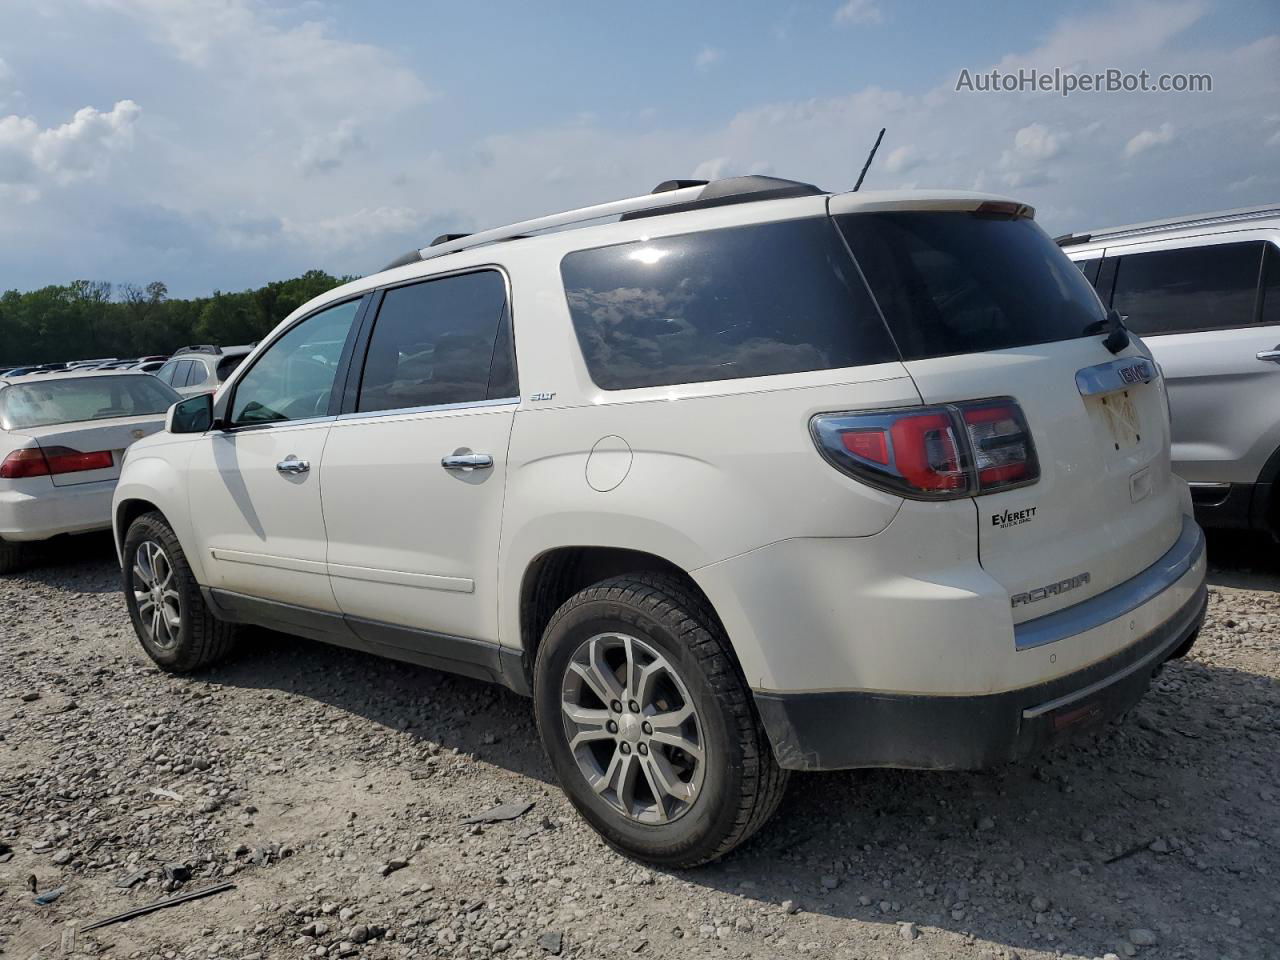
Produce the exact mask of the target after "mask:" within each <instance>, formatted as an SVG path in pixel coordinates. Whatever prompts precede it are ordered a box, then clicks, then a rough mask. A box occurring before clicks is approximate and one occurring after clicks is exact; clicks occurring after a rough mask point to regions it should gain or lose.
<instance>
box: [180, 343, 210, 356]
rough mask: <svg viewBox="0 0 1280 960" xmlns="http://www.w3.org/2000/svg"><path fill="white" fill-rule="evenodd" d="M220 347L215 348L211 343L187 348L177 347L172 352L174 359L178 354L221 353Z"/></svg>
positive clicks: (196, 344)
mask: <svg viewBox="0 0 1280 960" xmlns="http://www.w3.org/2000/svg"><path fill="white" fill-rule="evenodd" d="M221 352H222V348H221V347H215V346H214V345H213V344H212V343H193V344H191V346H189V347H179V348H178V349H177V350H175V351H174V353H173V355H174V356H175V357H176V356H178V354H180V353H221Z"/></svg>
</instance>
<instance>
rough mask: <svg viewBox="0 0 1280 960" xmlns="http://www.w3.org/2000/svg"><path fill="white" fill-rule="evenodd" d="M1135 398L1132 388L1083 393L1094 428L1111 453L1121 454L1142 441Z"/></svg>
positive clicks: (1140, 423)
mask: <svg viewBox="0 0 1280 960" xmlns="http://www.w3.org/2000/svg"><path fill="white" fill-rule="evenodd" d="M1138 389H1142V388H1138ZM1135 399H1136V398H1135V397H1134V396H1133V391H1132V390H1117V391H1116V392H1115V393H1106V394H1095V395H1094V396H1091V397H1085V400H1084V403H1085V407H1087V408H1088V410H1089V418H1090V419H1091V420H1092V421H1093V423H1094V429H1095V432H1096V433H1097V434H1098V435H1099V436H1100V437H1101V439H1102V442H1103V443H1104V444H1105V445H1107V446H1108V447H1109V448H1110V452H1111V453H1112V454H1117V453H1120V454H1124V453H1127V452H1129V451H1132V450H1135V449H1137V448H1138V447H1139V446H1141V445H1142V427H1143V424H1142V415H1141V414H1140V413H1139V410H1138V405H1137V403H1135Z"/></svg>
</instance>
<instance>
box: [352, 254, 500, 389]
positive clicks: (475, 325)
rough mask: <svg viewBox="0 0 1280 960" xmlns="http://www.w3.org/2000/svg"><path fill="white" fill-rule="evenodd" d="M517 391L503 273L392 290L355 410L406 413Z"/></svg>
mask: <svg viewBox="0 0 1280 960" xmlns="http://www.w3.org/2000/svg"><path fill="white" fill-rule="evenodd" d="M516 393H517V389H516V385H515V363H514V353H513V351H512V346H511V330H510V313H509V311H508V309H507V287H506V283H505V282H504V281H503V278H502V275H501V274H500V273H498V272H497V271H496V270H482V271H479V272H477V273H464V274H459V275H457V276H452V277H442V278H440V279H438V280H428V281H425V282H423V283H414V284H410V285H408V286H404V287H393V288H392V289H390V290H388V291H387V292H386V294H385V295H384V296H383V299H382V306H381V308H380V309H379V310H378V318H377V320H376V321H375V323H374V326H373V335H372V336H371V337H370V339H369V350H368V353H367V354H366V357H365V364H364V373H363V376H362V378H361V381H360V396H359V399H358V400H357V402H356V409H357V410H358V411H361V412H368V411H372V410H399V409H406V408H410V407H432V406H439V405H441V404H446V403H475V402H478V401H481V400H490V399H504V398H507V397H513V396H515V395H516Z"/></svg>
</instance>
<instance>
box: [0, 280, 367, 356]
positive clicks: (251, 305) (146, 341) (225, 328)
mask: <svg viewBox="0 0 1280 960" xmlns="http://www.w3.org/2000/svg"><path fill="white" fill-rule="evenodd" d="M349 279H351V278H349V277H334V276H331V275H330V274H328V273H325V272H324V271H322V270H310V271H308V272H306V273H304V274H303V275H302V276H300V277H295V278H293V279H292V280H278V281H276V282H274V283H268V284H267V285H266V286H265V287H259V288H258V289H256V290H244V291H242V292H240V293H223V292H221V291H215V292H214V293H213V295H212V296H208V297H195V298H192V299H189V300H184V299H180V298H170V297H169V291H168V289H167V288H166V287H165V285H164V284H163V283H160V282H158V281H157V282H155V283H149V284H147V285H146V286H145V287H139V286H137V285H135V284H128V283H126V284H119V285H112V284H110V283H103V282H100V281H91V280H76V281H74V282H72V283H69V284H65V285H61V286H51V287H44V288H43V289H40V290H31V291H29V292H26V293H20V292H19V291H17V290H8V291H6V292H5V293H3V294H0V367H4V366H15V365H17V364H31V363H50V362H54V361H67V360H83V359H89V358H96V357H140V356H147V355H149V354H170V353H173V352H174V351H175V350H177V349H178V348H179V347H182V346H186V345H187V344H193V343H213V344H218V345H220V346H225V345H230V344H238V343H251V342H252V341H254V340H259V339H261V338H262V337H263V336H264V335H265V334H266V333H268V332H269V331H270V330H271V329H272V328H273V327H274V326H275V325H276V324H277V323H279V322H280V321H281V320H283V319H284V318H285V317H287V316H288V315H289V314H290V313H292V312H293V311H294V310H296V309H297V308H298V307H300V306H301V305H302V304H304V303H306V302H307V301H308V300H310V299H311V298H312V297H314V296H316V295H318V294H321V293H324V292H325V291H326V290H330V289H332V288H333V287H335V286H337V285H338V284H340V283H344V282H345V281H346V280H349Z"/></svg>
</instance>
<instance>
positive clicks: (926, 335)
mask: <svg viewBox="0 0 1280 960" xmlns="http://www.w3.org/2000/svg"><path fill="white" fill-rule="evenodd" d="M837 221H838V222H840V223H841V226H842V228H843V230H844V232H845V234H846V236H847V237H848V239H849V241H850V245H851V248H852V250H853V252H854V255H855V257H856V258H857V259H858V262H859V264H860V265H861V267H862V270H863V273H864V275H865V276H866V277H867V280H868V283H869V284H870V286H871V289H872V291H873V293H875V294H876V298H877V300H878V301H879V303H880V306H881V309H882V311H883V312H884V314H885V319H886V322H887V323H888V324H889V327H890V330H891V332H893V334H894V336H895V338H896V339H897V341H898V345H899V349H900V350H901V351H902V353H903V357H904V360H905V361H906V367H907V370H908V372H909V373H910V374H911V376H912V378H913V379H914V380H915V383H916V386H917V387H918V389H919V390H920V394H921V396H922V398H923V399H924V402H925V403H947V402H954V401H958V400H976V399H984V398H995V397H1009V398H1012V399H1013V400H1015V401H1016V402H1017V403H1018V405H1019V406H1020V407H1021V408H1022V411H1023V413H1024V415H1025V418H1026V422H1027V425H1028V428H1029V430H1030V433H1031V437H1032V441H1033V442H1034V444H1035V449H1036V454H1037V458H1038V461H1039V471H1040V476H1039V479H1038V480H1037V481H1036V482H1034V483H1031V484H1029V485H1026V486H1020V487H1017V488H1013V489H1008V490H1005V491H1003V492H997V493H992V494H988V495H980V496H978V497H975V498H974V501H973V502H974V504H975V509H976V512H977V518H976V519H977V524H978V543H979V551H980V560H981V563H982V565H983V567H984V569H986V571H987V572H988V573H989V574H991V576H993V577H994V578H995V579H996V580H998V581H999V582H1000V583H1001V584H1002V585H1004V586H1005V587H1006V589H1008V591H1009V593H1010V596H1011V597H1012V598H1014V606H1013V618H1014V621H1015V622H1021V621H1022V620H1025V619H1030V618H1032V617H1037V616H1041V615H1043V614H1046V613H1051V612H1052V611H1053V610H1055V609H1059V608H1061V607H1064V606H1068V605H1070V604H1072V603H1076V602H1079V601H1080V600H1083V599H1087V598H1088V597H1089V596H1091V595H1094V594H1097V593H1100V592H1101V591H1103V590H1106V589H1108V588H1109V587H1111V586H1114V585H1116V584H1118V583H1120V582H1122V581H1124V580H1126V579H1128V578H1129V577H1132V576H1134V575H1135V574H1137V573H1139V572H1141V571H1142V570H1143V569H1145V568H1146V567H1147V566H1149V565H1150V564H1151V563H1153V562H1154V561H1155V560H1156V559H1157V558H1159V556H1160V555H1161V554H1162V553H1164V552H1165V551H1166V550H1167V549H1168V548H1169V547H1170V546H1172V544H1173V543H1174V541H1175V540H1176V538H1177V536H1178V534H1179V532H1180V530H1181V524H1182V518H1181V511H1180V507H1179V504H1180V502H1181V501H1180V493H1179V489H1178V482H1177V481H1176V480H1175V479H1174V477H1173V475H1172V473H1171V471H1170V465H1169V458H1168V453H1167V450H1168V446H1167V443H1168V421H1167V415H1166V410H1165V400H1164V396H1163V394H1162V386H1161V384H1160V382H1159V380H1158V378H1157V373H1156V370H1155V367H1154V364H1152V363H1151V362H1150V361H1149V360H1148V359H1147V358H1146V357H1145V356H1144V355H1143V354H1142V352H1141V348H1140V347H1139V346H1138V344H1137V343H1136V342H1135V343H1134V344H1133V345H1131V346H1130V347H1128V348H1127V349H1125V350H1123V351H1122V352H1121V353H1120V355H1119V356H1116V355H1113V354H1111V353H1110V352H1109V351H1108V350H1107V349H1106V348H1105V347H1104V346H1103V345H1102V340H1103V337H1102V336H1100V335H1098V334H1093V335H1088V336H1086V335H1084V334H1083V331H1084V330H1085V329H1086V328H1088V327H1089V325H1090V324H1095V323H1097V322H1098V321H1100V320H1102V319H1103V317H1104V310H1103V307H1102V304H1101V303H1100V301H1099V300H1098V298H1097V296H1096V294H1095V293H1094V291H1093V288H1092V287H1091V286H1090V285H1089V282H1088V280H1087V279H1086V278H1085V277H1084V276H1083V275H1082V274H1081V272H1080V270H1079V269H1078V268H1077V267H1075V266H1074V265H1073V264H1072V263H1071V262H1070V261H1069V260H1068V259H1067V258H1066V256H1065V255H1064V254H1063V253H1062V252H1061V251H1060V250H1059V249H1058V248H1057V247H1056V246H1055V245H1054V244H1053V242H1052V241H1051V240H1050V239H1049V237H1048V236H1047V235H1046V234H1045V233H1044V232H1043V231H1042V230H1040V228H1039V227H1038V226H1037V225H1036V224H1035V223H1034V222H1033V221H1032V220H1030V219H1026V218H1022V217H1018V218H1014V219H1010V218H1008V217H1005V218H999V217H997V216H994V215H992V216H986V215H977V214H975V213H972V212H962V211H954V210H953V211H892V212H878V213H855V214H849V215H847V216H843V217H837ZM978 466H979V468H980V469H981V467H982V462H980V463H979V464H978ZM1060 583H1066V584H1068V585H1069V586H1068V587H1067V588H1066V589H1058V590H1050V591H1042V588H1045V587H1048V586H1050V585H1053V584H1060ZM1032 595H1034V596H1036V597H1037V599H1036V601H1035V602H1021V603H1019V602H1017V598H1019V597H1022V596H1032Z"/></svg>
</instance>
